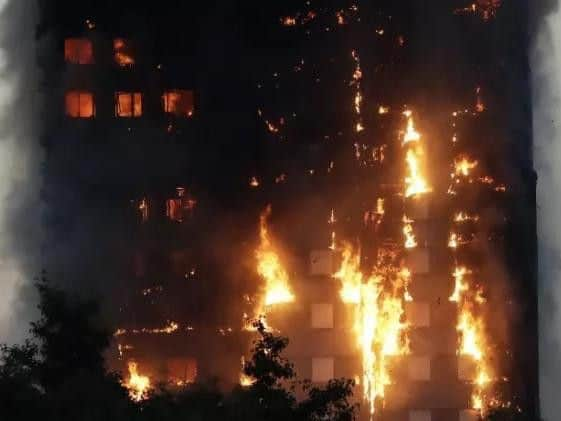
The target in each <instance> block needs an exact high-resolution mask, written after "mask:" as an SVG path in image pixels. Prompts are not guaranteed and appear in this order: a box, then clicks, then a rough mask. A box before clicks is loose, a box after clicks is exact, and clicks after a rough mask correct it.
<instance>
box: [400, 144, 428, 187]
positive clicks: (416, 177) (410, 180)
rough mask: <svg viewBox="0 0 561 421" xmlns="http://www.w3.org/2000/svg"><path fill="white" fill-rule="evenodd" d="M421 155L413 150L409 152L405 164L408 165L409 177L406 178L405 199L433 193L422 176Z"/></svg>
mask: <svg viewBox="0 0 561 421" xmlns="http://www.w3.org/2000/svg"><path fill="white" fill-rule="evenodd" d="M419 158H420V153H419V152H418V151H415V150H413V149H409V150H408V151H407V155H406V157H405V162H406V163H407V172H408V175H407V176H406V177H405V186H406V189H405V197H412V196H419V195H421V194H424V193H429V192H430V191H431V189H430V187H429V186H428V184H427V181H426V180H425V179H424V177H423V175H422V174H421V170H420V165H419Z"/></svg>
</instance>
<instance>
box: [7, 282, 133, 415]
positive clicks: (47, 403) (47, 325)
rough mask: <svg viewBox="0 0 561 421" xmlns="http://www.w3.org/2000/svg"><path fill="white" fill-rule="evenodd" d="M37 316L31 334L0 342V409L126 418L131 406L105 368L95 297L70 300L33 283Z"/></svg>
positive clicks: (105, 336) (106, 338)
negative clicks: (25, 338)
mask: <svg viewBox="0 0 561 421" xmlns="http://www.w3.org/2000/svg"><path fill="white" fill-rule="evenodd" d="M36 288H37V290H38V292H39V305H38V307H39V310H40V312H41V318H40V319H39V320H38V321H36V322H34V323H32V324H31V329H30V333H31V335H32V339H31V340H29V341H27V342H26V343H25V344H24V345H21V346H18V345H16V346H12V347H8V346H6V345H4V346H2V348H0V395H1V397H0V413H1V414H2V415H4V414H9V417H8V418H7V419H10V420H11V419H14V420H16V419H17V420H27V419H33V420H36V419H37V417H40V418H41V419H44V420H50V419H52V420H57V421H65V420H68V421H70V420H72V421H75V420H80V421H101V420H106V419H115V420H117V419H127V420H128V419H131V416H132V415H134V410H135V407H134V405H133V404H132V403H131V402H130V400H129V398H128V394H127V391H126V389H124V388H123V387H122V386H121V379H120V377H119V376H118V375H116V374H114V373H107V372H106V370H105V367H104V358H103V352H104V351H105V350H106V348H107V346H108V345H109V342H110V338H111V335H110V333H109V330H107V329H104V328H103V327H101V326H100V324H99V322H98V321H97V318H98V310H99V308H98V305H97V304H96V303H95V302H94V301H91V300H89V301H84V300H79V299H76V300H71V299H70V298H69V297H68V296H67V294H66V293H65V292H64V291H62V290H60V289H57V288H56V287H54V286H52V285H51V284H49V282H48V281H47V280H46V278H45V277H43V278H41V279H40V280H39V281H38V282H37V283H36Z"/></svg>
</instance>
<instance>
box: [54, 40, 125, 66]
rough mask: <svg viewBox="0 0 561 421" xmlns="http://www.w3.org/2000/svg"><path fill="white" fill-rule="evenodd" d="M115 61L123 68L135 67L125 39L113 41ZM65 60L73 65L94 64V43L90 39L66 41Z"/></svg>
mask: <svg viewBox="0 0 561 421" xmlns="http://www.w3.org/2000/svg"><path fill="white" fill-rule="evenodd" d="M113 59H114V61H115V63H116V64H117V65H119V66H121V67H130V66H133V65H134V63H135V59H134V55H133V52H132V48H131V46H130V43H129V42H128V41H127V40H125V39H124V38H115V39H114V40H113ZM64 60H65V61H66V62H67V63H72V64H94V63H95V59H94V51H93V44H92V41H91V40H89V39H88V38H67V39H66V40H65V41H64Z"/></svg>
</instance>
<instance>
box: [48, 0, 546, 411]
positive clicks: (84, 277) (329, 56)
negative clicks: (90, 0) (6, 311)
mask: <svg viewBox="0 0 561 421" xmlns="http://www.w3.org/2000/svg"><path fill="white" fill-rule="evenodd" d="M502 3H503V2H500V1H491V0H489V1H484V0H479V1H475V2H471V3H470V2H467V3H465V2H463V1H462V0H457V1H456V0H455V1H452V2H451V1H445V0H442V1H440V0H439V1H434V0H432V1H416V0H411V1H402V2H395V1H381V2H376V4H361V3H360V2H357V3H353V2H344V1H340V2H339V1H334V2H330V3H329V4H321V5H319V4H318V5H316V4H315V3H314V2H299V1H290V2H285V3H283V4H282V5H271V6H268V5H263V4H259V3H257V2H247V4H245V5H244V6H243V7H240V8H235V7H233V6H228V7H219V6H217V5H215V8H213V7H211V6H200V10H199V6H198V7H197V8H196V10H193V11H190V13H189V14H188V18H187V17H185V16H187V15H182V14H181V13H180V11H181V10H183V11H185V6H178V4H179V3H178V4H176V5H175V7H168V6H164V5H162V6H161V10H159V9H158V12H157V13H152V14H151V12H150V10H152V9H143V8H142V7H140V6H137V7H136V8H135V7H134V6H131V9H130V10H128V12H129V15H127V18H126V19H123V20H121V19H118V18H117V16H118V15H119V14H120V13H122V14H125V13H127V8H126V7H124V6H123V7H122V8H120V9H119V12H116V11H115V10H110V9H106V8H103V7H101V6H100V9H95V8H93V9H92V10H98V12H99V13H98V16H97V18H94V17H93V15H92V17H89V18H86V16H84V15H83V14H81V13H78V12H77V11H76V10H74V9H72V10H70V9H69V10H68V11H66V12H65V13H64V14H63V15H62V16H60V17H56V18H54V17H52V16H51V18H50V19H45V22H47V23H46V28H47V30H53V31H54V32H55V34H56V35H55V37H54V39H55V41H56V45H58V46H59V48H58V50H57V51H58V53H59V54H58V59H57V60H55V61H54V63H52V64H50V65H49V66H46V68H45V69H46V71H45V73H46V74H47V75H48V76H49V77H48V78H46V79H47V80H48V81H49V84H48V87H47V94H48V95H51V96H52V98H57V99H58V100H59V101H58V102H57V104H58V106H57V107H54V106H53V108H56V109H57V110H58V111H57V112H53V114H54V115H55V116H56V117H53V118H51V119H49V120H48V124H47V130H46V132H45V137H44V143H45V145H46V149H47V163H46V170H45V175H46V177H45V179H46V182H45V196H46V199H47V204H48V214H47V215H48V217H47V225H48V228H49V236H50V237H49V238H50V239H51V243H52V244H53V246H52V248H51V249H49V250H46V256H47V257H48V258H49V260H50V262H51V263H52V267H53V268H52V269H51V270H50V273H51V274H52V276H54V277H55V278H62V280H63V282H65V283H66V284H72V282H71V281H74V282H76V283H78V284H79V285H78V288H79V289H84V290H86V289H93V290H94V291H105V292H106V293H107V295H106V297H107V298H106V308H107V311H108V313H110V314H111V315H112V319H113V320H116V321H117V322H118V327H119V329H118V330H117V331H116V333H115V340H116V349H115V358H116V366H120V367H121V368H123V369H124V370H126V363H127V362H129V361H135V362H136V363H137V369H138V370H139V371H140V372H142V373H143V374H145V375H149V376H150V377H151V378H153V379H157V380H163V381H169V382H172V383H174V384H176V385H182V384H185V383H187V382H192V381H194V380H195V379H204V378H208V377H214V376H216V377H220V378H221V379H222V380H223V384H224V385H225V386H226V385H231V384H232V383H234V382H236V381H237V379H238V375H239V372H240V357H241V356H242V354H244V353H246V352H248V349H249V341H250V338H251V333H250V332H247V331H245V330H244V325H243V320H242V319H243V314H244V313H246V315H247V316H248V317H251V316H255V315H258V314H261V313H266V315H267V324H268V325H269V326H270V328H271V329H274V330H279V331H280V332H281V334H283V335H286V336H288V337H289V339H290V345H289V347H288V349H287V352H286V355H287V357H288V358H289V359H290V360H291V361H293V362H294V363H295V367H296V370H297V372H298V374H299V376H300V377H302V378H309V379H311V380H312V382H315V383H324V382H325V381H327V380H328V379H330V378H333V377H348V378H352V379H355V380H356V383H357V393H356V398H357V400H358V401H359V402H361V416H364V418H365V419H368V418H370V417H374V418H376V419H384V420H389V421H402V420H403V421H405V420H409V421H429V420H431V421H444V420H446V421H450V420H456V419H458V420H462V421H468V420H475V419H477V416H478V415H479V414H480V413H481V411H486V410H487V409H488V408H489V407H497V406H509V405H510V406H517V405H519V406H520V407H522V408H524V410H525V411H528V412H530V413H533V414H535V413H537V411H538V409H537V402H538V400H537V395H538V386H537V384H538V383H537V314H536V304H537V298H536V276H537V275H536V238H535V206H536V204H535V197H534V196H535V181H536V180H535V175H534V172H533V169H532V153H531V151H532V147H531V135H530V133H531V132H530V127H531V123H530V105H529V97H530V96H529V86H528V64H527V51H526V42H527V41H526V37H527V35H526V27H527V21H526V19H527V18H526V7H527V6H526V3H525V2H524V1H513V2H509V3H505V4H502ZM178 7H180V9H177V8H178ZM154 10H156V9H154ZM131 11H132V13H131ZM47 16H48V14H47ZM234 18H236V19H237V20H235V22H237V23H236V24H232V19H234ZM257 18H259V19H257ZM185 19H188V22H186V21H185ZM71 22H73V23H72V24H71ZM148 23H150V24H151V27H150V28H148V27H146V26H145V25H147V24H148ZM240 28H242V29H240ZM143 29H145V30H143ZM232 33H233V34H235V36H232V37H230V35H229V34H232ZM126 34H129V35H128V36H127V35H126ZM53 103H54V102H53ZM268 205H270V210H269V211H267V210H266V209H267V206H268ZM259 214H262V219H261V225H260V222H259ZM260 230H261V232H260ZM259 233H260V234H261V237H259ZM266 259H272V261H273V262H272V263H271V261H268V262H264V261H265V260H266ZM267 264H273V265H274V269H273V270H272V271H269V270H268V269H267V267H268V266H266V265H267ZM260 265H265V266H260ZM279 276H280V278H282V279H281V282H280V284H279V283H278V282H277V281H279V279H277V278H279ZM73 277H77V278H76V279H73ZM275 282H277V283H275ZM94 285H97V286H96V287H95V288H94V287H93V286H94ZM279 285H280V286H279ZM273 286H276V287H277V289H275V288H272V287H273ZM75 287H76V285H75ZM268 293H270V294H272V295H271V296H270V297H269V298H271V299H268V296H267V294H268ZM275 294H277V295H275ZM275 297H276V298H275Z"/></svg>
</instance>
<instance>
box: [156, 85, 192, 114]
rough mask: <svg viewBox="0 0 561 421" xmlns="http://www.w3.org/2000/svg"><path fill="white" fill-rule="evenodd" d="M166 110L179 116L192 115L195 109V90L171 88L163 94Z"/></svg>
mask: <svg viewBox="0 0 561 421" xmlns="http://www.w3.org/2000/svg"><path fill="white" fill-rule="evenodd" d="M162 98H163V101H164V111H165V112H166V113H169V114H172V115H174V116H177V117H191V116H192V115H193V111H194V95H193V91H187V90H171V91H167V92H164V95H162Z"/></svg>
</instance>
